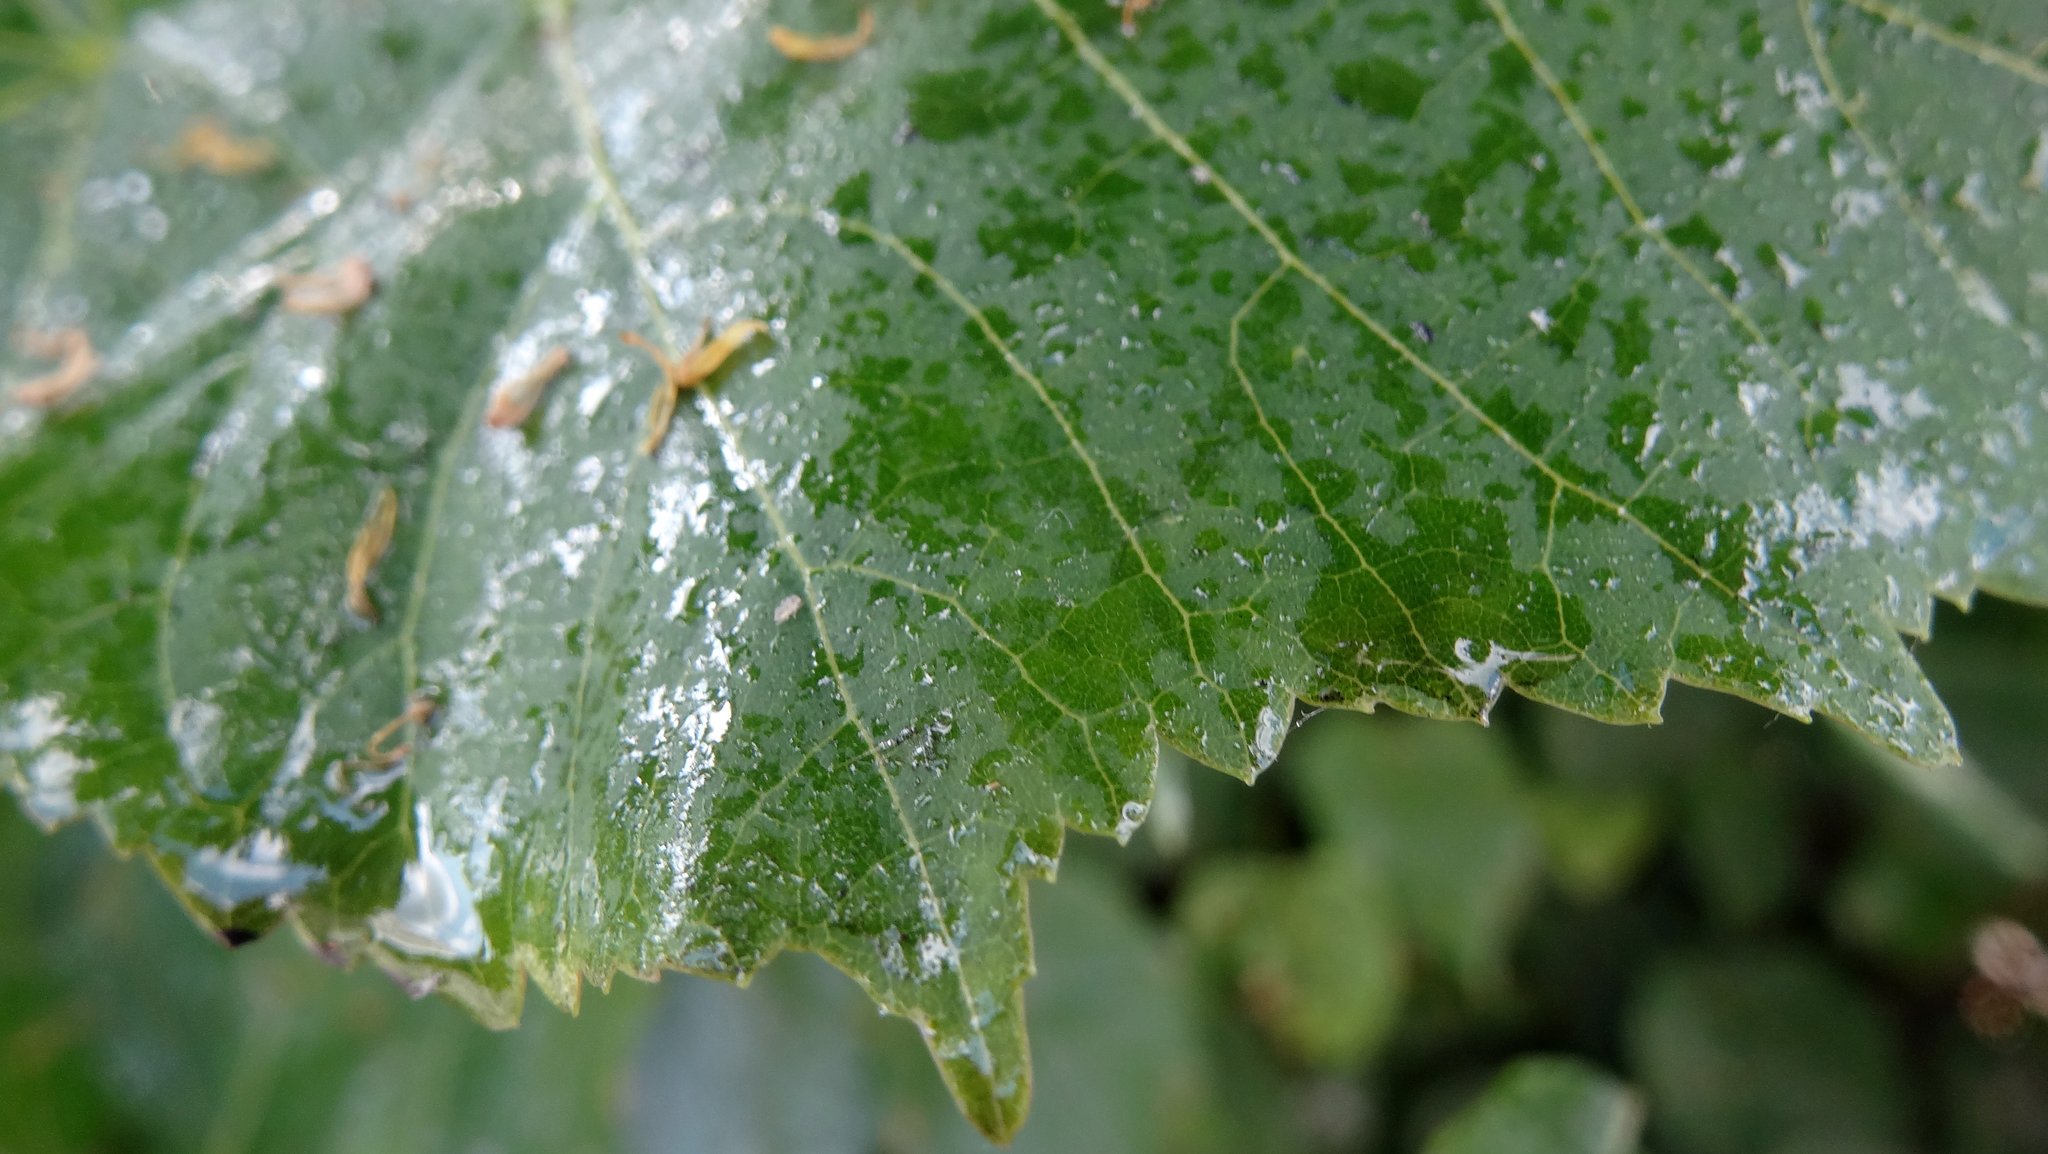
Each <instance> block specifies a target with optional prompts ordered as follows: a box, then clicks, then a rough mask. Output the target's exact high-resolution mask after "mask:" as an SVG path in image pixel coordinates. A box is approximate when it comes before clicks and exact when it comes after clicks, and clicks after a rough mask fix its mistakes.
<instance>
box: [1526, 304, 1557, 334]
mask: <svg viewBox="0 0 2048 1154" xmlns="http://www.w3.org/2000/svg"><path fill="white" fill-rule="evenodd" d="M1529 323H1530V324H1532V325H1535V326H1536V331H1537V332H1539V333H1548V332H1549V331H1550V326H1551V325H1553V324H1556V323H1557V322H1556V321H1553V320H1551V319H1550V312H1549V310H1548V309H1530V310H1529Z"/></svg>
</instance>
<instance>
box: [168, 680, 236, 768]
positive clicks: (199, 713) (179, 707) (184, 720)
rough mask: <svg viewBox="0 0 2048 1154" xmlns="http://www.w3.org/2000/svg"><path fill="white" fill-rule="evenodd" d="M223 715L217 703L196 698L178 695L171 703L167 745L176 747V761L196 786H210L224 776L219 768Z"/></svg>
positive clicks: (224, 714)
mask: <svg viewBox="0 0 2048 1154" xmlns="http://www.w3.org/2000/svg"><path fill="white" fill-rule="evenodd" d="M226 716H227V714H226V713H225V711H223V710H222V709H221V707H220V706H218V705H215V704H213V703H212V702H210V701H201V700H199V699H198V698H196V697H181V698H179V699H178V700H177V702H175V703H174V704H172V706H171V711H170V718H169V719H168V720H169V729H170V734H171V744H173V745H175V746H177V747H178V764H179V765H181V766H183V767H184V770H185V777H186V779H187V780H188V781H190V782H191V783H192V784H193V785H194V786H195V787H196V788H199V789H201V790H205V789H210V788H212V787H213V786H215V785H216V784H220V783H221V782H222V781H224V780H225V779H224V778H222V776H221V769H220V726H221V722H222V720H223V719H225V718H226Z"/></svg>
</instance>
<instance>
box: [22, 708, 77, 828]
mask: <svg viewBox="0 0 2048 1154" xmlns="http://www.w3.org/2000/svg"><path fill="white" fill-rule="evenodd" d="M76 732H77V727H76V726H74V725H72V724H71V722H70V721H68V720H67V719H66V718H65V717H64V714H63V703H62V702H60V701H59V700H58V699H57V698H55V697H52V696H48V695H44V696H41V697H31V698H29V699H28V700H26V701H23V702H21V703H20V704H18V705H16V706H15V707H14V713H13V716H12V717H10V718H9V719H8V722H7V724H6V726H5V727H4V728H0V756H4V755H11V756H12V757H13V758H18V759H20V761H21V762H22V763H24V764H22V767H21V778H20V780H19V781H18V782H16V783H15V792H16V793H18V794H19V795H20V796H21V804H22V808H23V809H26V810H27V811H28V814H29V816H30V817H32V818H34V819H35V820H36V821H37V822H38V823H40V824H42V825H45V826H52V825H56V824H57V823H58V822H61V821H65V820H67V819H69V818H71V817H72V816H73V815H75V814H77V812H78V794H77V788H76V787H77V783H78V778H79V776H80V775H82V774H84V773H86V772H88V771H89V770H91V769H92V768H93V765H92V763H91V762H89V761H87V760H85V759H84V758H82V757H79V756H78V755H77V754H75V753H73V752H71V751H70V750H68V749H64V748H61V747H59V746H57V745H56V744H55V742H56V741H57V739H59V738H62V737H69V736H71V735H72V734H74V733H76Z"/></svg>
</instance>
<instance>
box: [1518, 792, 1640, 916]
mask: <svg viewBox="0 0 2048 1154" xmlns="http://www.w3.org/2000/svg"><path fill="white" fill-rule="evenodd" d="M1533 804H1534V805H1535V807H1536V822H1537V824H1538V825H1539V826H1540V827H1542V830H1543V851H1544V856H1545V857H1546V858H1547V859H1548V862H1549V865H1550V873H1551V876H1552V877H1553V878H1555V879H1556V881H1557V883H1558V886H1559V888H1560V889H1562V890H1564V892H1565V893H1566V894H1568V895H1569V896H1571V897H1572V898H1573V899H1574V900H1575V901H1579V902H1597V901H1602V900H1605V899H1607V898H1611V897H1613V896H1614V895H1615V894H1617V893H1619V892H1620V891H1621V889H1622V887H1624V886H1626V885H1627V884H1628V882H1629V880H1630V879H1631V878H1633V877H1634V876H1635V874H1636V871H1637V870H1638V869H1640V868H1641V866H1642V864H1643V861H1644V859H1645V858H1646V857H1648V855H1649V853H1650V851H1651V850H1653V849H1655V848H1656V845H1657V837H1658V834H1659V833H1660V832H1661V831H1660V829H1659V820H1660V818H1661V816H1662V815H1661V814H1660V813H1659V812H1658V805H1657V799H1656V798H1655V797H1654V796H1653V795H1651V794H1648V793H1646V792H1644V791H1641V790H1613V791H1608V790H1598V789H1584V788H1577V787H1573V786H1568V785H1562V784H1548V785H1545V786H1543V787H1541V788H1540V789H1538V790H1537V791H1536V794H1535V798H1534V803H1533Z"/></svg>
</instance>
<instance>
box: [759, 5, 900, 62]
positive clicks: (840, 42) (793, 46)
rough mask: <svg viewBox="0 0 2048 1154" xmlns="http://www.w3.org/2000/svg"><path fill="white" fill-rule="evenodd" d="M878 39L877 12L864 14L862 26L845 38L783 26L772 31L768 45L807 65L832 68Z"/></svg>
mask: <svg viewBox="0 0 2048 1154" xmlns="http://www.w3.org/2000/svg"><path fill="white" fill-rule="evenodd" d="M874 37H875V10H874V9H872V8H863V9H861V10H860V23H859V24H857V25H855V26H854V30H853V31H852V32H849V33H847V34H845V35H844V36H811V35H808V34H806V33H803V32H798V31H796V30H795V29H793V28H786V27H784V26H782V25H780V24H777V25H775V26H774V27H773V28H770V29H769V30H768V43H770V44H773V45H774V46H775V50H776V51H777V52H780V53H782V54H783V55H784V56H787V57H788V58H790V59H791V60H795V61H798V62H799V63H803V64H830V63H833V62H834V61H839V60H845V59H846V58H847V57H849V56H852V55H853V54H854V53H856V52H859V51H860V50H861V49H863V48H866V47H867V46H868V41H870V40H872V39H874Z"/></svg>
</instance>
